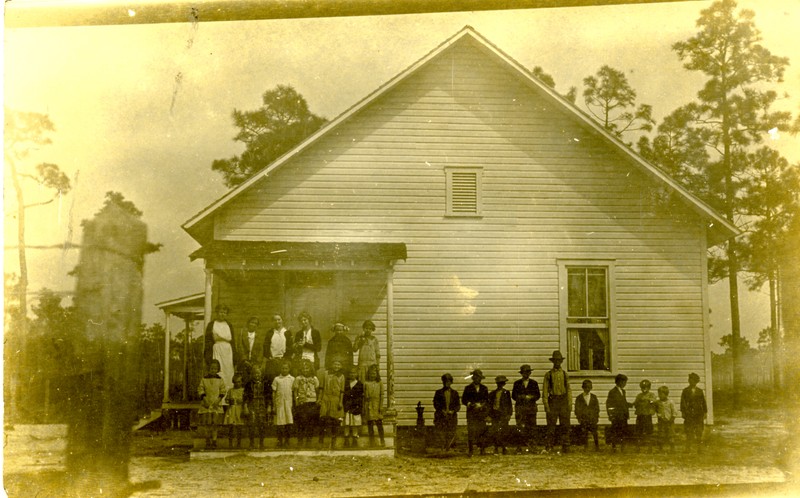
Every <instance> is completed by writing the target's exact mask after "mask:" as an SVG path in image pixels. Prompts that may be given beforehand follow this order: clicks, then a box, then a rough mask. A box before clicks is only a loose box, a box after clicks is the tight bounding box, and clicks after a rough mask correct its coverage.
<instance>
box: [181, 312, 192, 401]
mask: <svg viewBox="0 0 800 498" xmlns="http://www.w3.org/2000/svg"><path fill="white" fill-rule="evenodd" d="M183 327H184V329H183V330H184V336H183V397H182V399H183V401H187V400H188V399H189V390H188V389H189V387H188V386H189V341H190V340H191V336H192V322H191V319H190V318H185V319H184V320H183Z"/></svg>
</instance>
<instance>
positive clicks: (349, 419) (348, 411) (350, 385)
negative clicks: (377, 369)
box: [343, 367, 364, 448]
mask: <svg viewBox="0 0 800 498" xmlns="http://www.w3.org/2000/svg"><path fill="white" fill-rule="evenodd" d="M343 403H344V426H345V431H347V432H345V435H344V447H345V448H349V447H351V446H352V447H354V448H357V447H358V436H359V432H360V431H361V413H362V411H363V409H364V384H362V383H361V381H360V380H358V368H356V367H353V368H351V369H350V371H349V372H348V373H347V382H346V383H345V385H344V398H343Z"/></svg>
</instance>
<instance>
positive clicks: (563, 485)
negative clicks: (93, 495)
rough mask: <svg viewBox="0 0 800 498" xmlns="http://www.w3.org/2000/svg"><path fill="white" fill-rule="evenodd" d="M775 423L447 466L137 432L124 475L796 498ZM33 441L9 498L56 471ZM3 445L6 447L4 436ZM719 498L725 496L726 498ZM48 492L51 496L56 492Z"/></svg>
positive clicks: (316, 493) (15, 456)
mask: <svg viewBox="0 0 800 498" xmlns="http://www.w3.org/2000/svg"><path fill="white" fill-rule="evenodd" d="M774 413H775V412H769V411H766V410H760V411H759V410H746V411H743V412H741V413H738V414H736V415H727V416H726V415H722V416H720V417H718V423H717V425H715V426H714V427H709V428H708V429H707V432H706V434H707V445H706V448H705V450H704V452H703V453H702V454H700V455H698V454H695V453H686V452H684V450H683V448H682V438H680V437H679V438H677V442H678V447H677V450H676V451H675V452H674V453H673V452H669V451H665V452H657V451H648V452H644V451H643V452H641V453H637V452H635V451H633V450H631V451H628V450H626V452H624V453H622V454H620V453H611V452H610V451H608V448H605V447H604V448H602V451H600V452H599V453H596V452H594V451H589V452H584V451H583V450H582V449H576V450H575V451H573V452H571V453H569V454H566V455H555V454H552V455H551V454H544V455H542V454H526V455H512V454H509V455H486V456H475V457H473V458H468V457H467V456H466V455H465V454H463V453H456V454H450V455H447V456H444V455H442V454H441V453H439V452H435V451H429V453H428V454H427V455H426V456H397V457H368V456H336V455H335V454H331V455H330V456H316V457H311V456H292V455H287V454H284V455H281V456H271V457H261V458H259V457H252V456H245V455H237V456H233V457H228V458H220V459H208V460H197V459H191V460H190V458H189V455H188V451H189V449H190V447H191V437H192V434H191V433H188V432H179V431H169V432H166V433H155V432H151V431H139V432H138V433H136V436H135V438H134V445H133V458H132V461H131V465H130V473H131V481H133V482H144V481H153V480H157V481H159V482H160V487H159V488H157V489H151V490H147V491H140V492H136V493H134V495H133V496H198V495H201V496H206V495H217V496H313V497H323V496H375V495H402V494H423V495H432V494H444V493H457V494H473V493H486V492H516V491H522V492H523V494H525V493H524V491H534V490H558V489H576V488H583V489H586V490H587V491H588V490H596V491H598V492H600V489H598V488H619V487H633V486H680V485H700V484H711V485H720V484H722V485H736V484H743V483H750V484H752V483H780V484H778V485H777V486H767V487H763V486H761V487H751V488H740V487H736V486H734V487H732V488H731V487H727V488H726V487H722V488H719V489H720V490H721V491H720V492H718V493H716V495H717V496H719V495H726V496H727V495H731V496H733V495H735V496H751V495H756V494H760V495H762V496H774V495H783V496H796V495H800V482H797V481H798V479H796V477H795V476H796V474H795V467H798V466H797V465H796V464H797V461H796V458H797V456H796V454H795V455H792V454H791V453H790V452H791V451H793V450H794V448H795V447H797V446H796V445H795V442H794V441H792V438H791V437H790V436H789V433H788V431H787V430H786V428H785V424H784V421H783V420H779V419H776V416H775V415H774ZM679 432H680V431H679ZM17 437H19V436H17ZM35 438H36V439H35V440H34V441H33V443H34V445H38V446H37V448H38V449H37V451H24V452H19V451H18V452H16V453H15V452H14V451H13V450H12V448H11V446H19V444H16V445H11V444H7V445H6V451H5V453H6V465H5V468H4V476H5V483H6V489H7V490H8V491H9V496H30V495H29V494H28V493H26V492H23V493H22V494H14V493H15V492H19V491H23V490H26V488H25V487H24V486H21V487H18V486H20V485H21V484H22V482H23V481H25V480H26V476H28V477H29V476H30V475H31V474H32V473H36V472H39V473H40V475H46V474H42V473H43V472H44V473H47V472H57V471H59V470H63V460H62V459H63V457H62V456H60V452H59V448H60V451H61V452H63V440H61V441H59V440H58V439H56V440H53V439H49V440H48V438H47V437H46V436H44V435H41V434H39V435H36V436H35ZM6 440H7V442H9V439H8V434H7V436H6ZM48 441H49V442H48ZM48 445H49V446H48ZM460 449H461V450H462V451H463V448H460ZM510 453H513V451H512V452H510ZM9 457H10V459H9ZM795 484H797V486H796V485H795ZM692 489H694V491H692ZM711 489H714V488H711ZM726 490H727V491H729V493H727V494H726V493H725V492H723V491H726ZM731 490H733V491H731ZM27 491H30V488H27ZM50 491H51V492H53V494H54V495H55V493H54V491H55V490H53V489H52V488H51V489H50ZM629 491H630V493H626V494H629V495H630V496H637V495H638V494H639V493H637V490H634V489H630V490H629ZM707 491H708V490H707V489H706V490H705V492H702V493H701V490H699V489H698V488H691V489H688V490H683V491H682V492H676V491H675V488H672V491H669V492H668V491H667V490H665V491H664V492H659V493H658V494H659V495H661V496H681V495H683V496H685V495H691V494H697V493H700V494H708V493H707ZM651 492H652V491H649V492H648V494H650V493H651ZM43 494H44V495H48V494H50V493H47V492H45V493H43ZM515 494H516V493H515Z"/></svg>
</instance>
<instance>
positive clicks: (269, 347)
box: [263, 313, 292, 382]
mask: <svg viewBox="0 0 800 498" xmlns="http://www.w3.org/2000/svg"><path fill="white" fill-rule="evenodd" d="M263 352H264V360H265V364H266V368H265V371H266V373H267V380H269V381H270V382H271V381H272V379H274V378H275V377H276V376H277V375H278V374H279V373H280V371H281V363H283V362H284V361H289V360H291V358H292V333H291V332H290V331H288V330H287V329H286V327H284V326H283V316H281V314H280V313H275V314H274V315H272V328H271V329H270V330H269V332H267V335H266V337H265V338H264V343H263Z"/></svg>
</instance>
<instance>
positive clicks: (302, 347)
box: [294, 311, 322, 371]
mask: <svg viewBox="0 0 800 498" xmlns="http://www.w3.org/2000/svg"><path fill="white" fill-rule="evenodd" d="M297 319H298V320H299V321H300V330H298V331H297V333H296V334H295V336H294V355H295V356H294V359H295V363H296V364H297V365H298V366H299V365H300V364H302V361H303V360H309V361H312V362H314V371H317V370H319V352H320V351H321V350H322V336H321V335H320V333H319V330H317V329H315V328H314V327H312V326H311V315H309V314H308V313H306V312H305V311H304V312H302V313H300V315H299V316H298V317H297Z"/></svg>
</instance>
